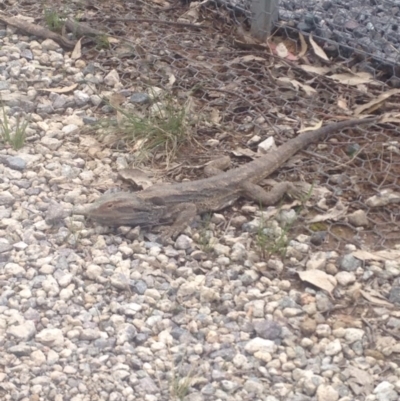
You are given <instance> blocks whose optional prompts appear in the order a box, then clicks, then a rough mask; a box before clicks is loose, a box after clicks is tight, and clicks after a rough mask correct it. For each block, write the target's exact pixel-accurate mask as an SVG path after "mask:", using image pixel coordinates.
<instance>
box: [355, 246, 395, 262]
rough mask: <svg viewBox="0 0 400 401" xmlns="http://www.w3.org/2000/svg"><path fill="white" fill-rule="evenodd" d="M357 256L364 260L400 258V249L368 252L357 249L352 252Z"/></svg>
mask: <svg viewBox="0 0 400 401" xmlns="http://www.w3.org/2000/svg"><path fill="white" fill-rule="evenodd" d="M351 254H352V255H353V256H354V257H355V258H357V259H360V260H362V261H365V260H378V261H380V260H381V261H384V260H400V250H396V249H390V250H384V251H377V252H368V251H363V250H361V249H360V250H357V251H354V252H352V253H351Z"/></svg>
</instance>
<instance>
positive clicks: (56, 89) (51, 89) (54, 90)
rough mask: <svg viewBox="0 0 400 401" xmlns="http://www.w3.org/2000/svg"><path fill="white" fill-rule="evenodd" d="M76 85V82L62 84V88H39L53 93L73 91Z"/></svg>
mask: <svg viewBox="0 0 400 401" xmlns="http://www.w3.org/2000/svg"><path fill="white" fill-rule="evenodd" d="M77 87H78V84H72V85H71V86H64V87H62V88H48V89H40V90H42V91H45V92H54V93H68V92H71V91H73V90H74V89H75V88H77Z"/></svg>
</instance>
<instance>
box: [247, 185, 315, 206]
mask: <svg viewBox="0 0 400 401" xmlns="http://www.w3.org/2000/svg"><path fill="white" fill-rule="evenodd" d="M242 188H243V191H244V195H245V196H246V197H248V198H250V199H252V200H254V201H255V202H258V203H259V204H261V205H262V206H272V205H274V204H276V203H277V202H279V201H280V200H281V199H282V198H283V196H284V195H286V194H288V195H290V196H292V197H294V198H302V197H303V198H304V197H306V196H307V194H309V193H310V192H311V188H312V187H311V185H309V184H307V183H303V182H298V183H293V182H289V181H283V182H279V183H277V184H275V185H274V186H273V187H272V188H271V190H269V191H266V190H265V189H264V188H262V187H260V186H259V185H256V184H253V183H251V182H246V183H243V184H242Z"/></svg>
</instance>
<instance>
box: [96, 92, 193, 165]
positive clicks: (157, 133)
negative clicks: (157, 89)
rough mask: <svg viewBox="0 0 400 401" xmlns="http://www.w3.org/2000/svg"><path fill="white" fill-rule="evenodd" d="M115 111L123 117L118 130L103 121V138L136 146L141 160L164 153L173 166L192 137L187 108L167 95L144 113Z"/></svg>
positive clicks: (138, 157)
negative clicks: (116, 139) (118, 140)
mask: <svg viewBox="0 0 400 401" xmlns="http://www.w3.org/2000/svg"><path fill="white" fill-rule="evenodd" d="M114 108H115V109H116V110H117V113H118V114H119V118H118V117H117V120H118V123H117V127H116V126H115V125H116V124H114V125H112V124H111V123H110V120H106V121H101V122H100V124H99V128H100V132H101V134H102V135H103V136H106V135H110V134H112V135H115V136H116V137H117V138H119V139H123V140H124V141H125V143H126V144H128V145H132V147H133V151H134V152H136V156H137V159H138V160H140V161H143V160H146V159H149V158H150V157H152V156H154V155H155V153H160V152H161V153H162V154H161V156H162V157H164V158H165V160H166V162H167V164H169V163H170V161H171V160H172V159H173V157H174V156H175V154H176V152H177V151H178V149H179V147H180V146H181V145H182V144H183V143H184V142H186V141H187V140H188V138H189V133H188V132H189V131H188V130H187V107H186V106H182V105H179V104H178V103H177V102H176V101H175V100H174V99H173V98H172V97H171V96H164V97H163V98H162V99H161V100H158V101H157V102H156V103H153V104H152V106H151V108H150V109H149V110H146V111H144V112H143V113H139V112H136V110H126V109H123V108H121V107H114ZM158 156H159V155H158Z"/></svg>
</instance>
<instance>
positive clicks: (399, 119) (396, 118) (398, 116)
mask: <svg viewBox="0 0 400 401" xmlns="http://www.w3.org/2000/svg"><path fill="white" fill-rule="evenodd" d="M380 122H381V123H382V124H384V123H395V124H398V123H400V113H385V114H383V116H382V117H381V119H380Z"/></svg>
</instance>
